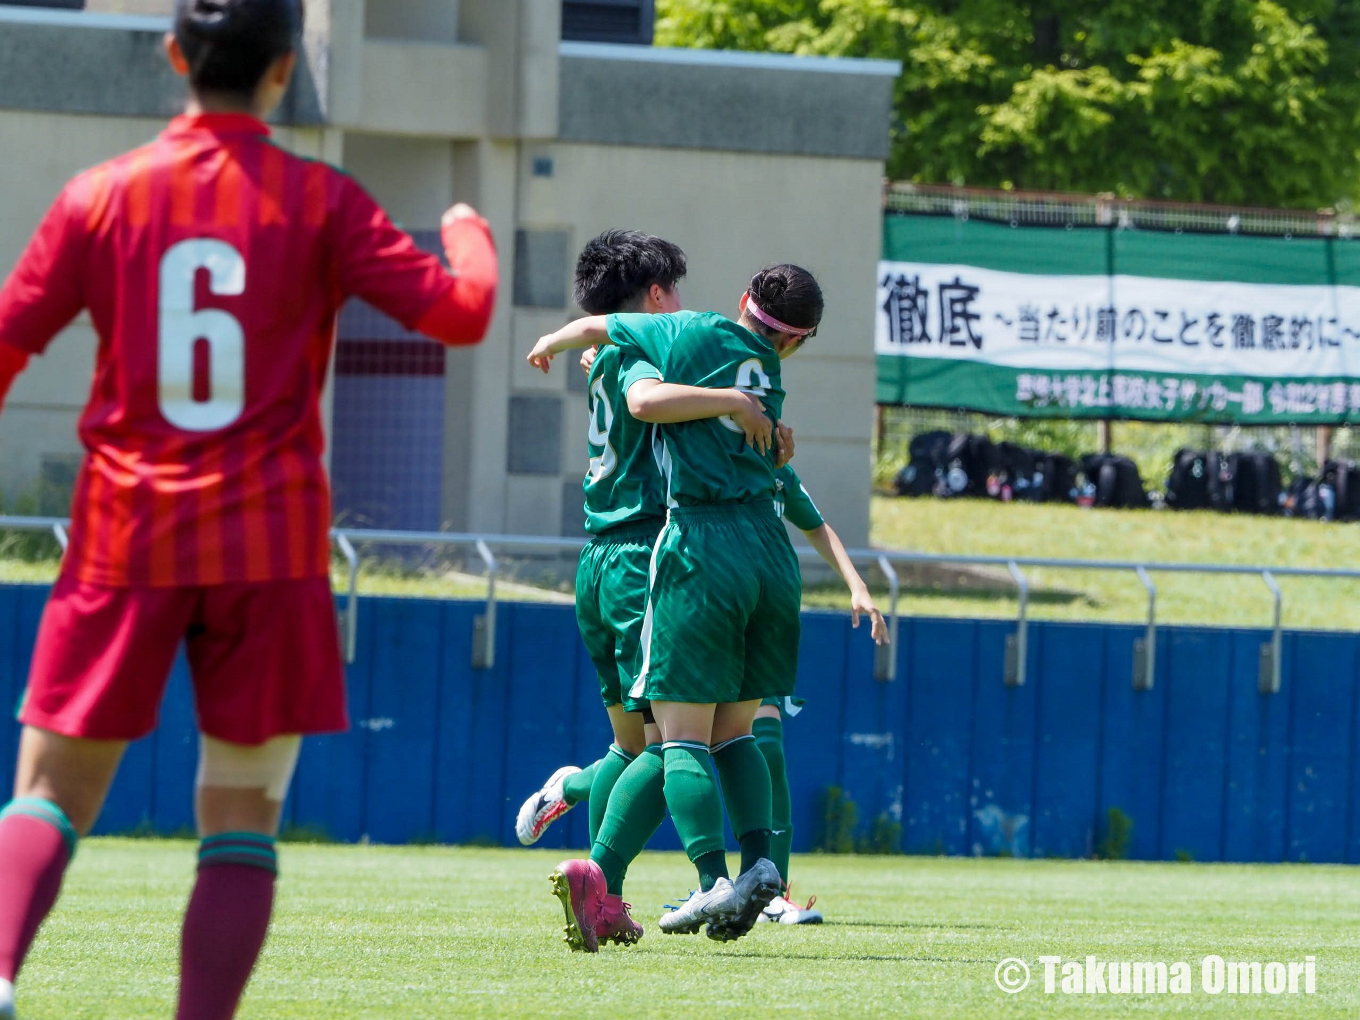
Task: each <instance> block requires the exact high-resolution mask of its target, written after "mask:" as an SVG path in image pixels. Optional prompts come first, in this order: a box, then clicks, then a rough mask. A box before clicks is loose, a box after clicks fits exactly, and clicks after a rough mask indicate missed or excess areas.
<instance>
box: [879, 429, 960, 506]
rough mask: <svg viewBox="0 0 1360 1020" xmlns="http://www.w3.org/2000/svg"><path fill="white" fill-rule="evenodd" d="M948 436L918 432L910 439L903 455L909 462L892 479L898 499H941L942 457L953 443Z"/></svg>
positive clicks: (943, 462)
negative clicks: (906, 497) (932, 497)
mask: <svg viewBox="0 0 1360 1020" xmlns="http://www.w3.org/2000/svg"><path fill="white" fill-rule="evenodd" d="M953 438H954V437H953V433H951V432H943V431H936V432H922V433H921V434H920V435H919V436H916V437H914V438H913V439H912V441H911V445H910V446H909V447H907V452H908V454H909V455H910V457H911V459H910V460H909V461H908V462H907V466H906V467H904V468H903V469H902V470H901V471H899V472H898V473H897V477H896V478H895V479H893V490H894V491H895V492H896V493H897V494H898V495H899V496H932V495H943V492H942V490H943V487H944V470H945V467H944V466H945V456H946V454H948V452H949V443H950V440H951V439H953Z"/></svg>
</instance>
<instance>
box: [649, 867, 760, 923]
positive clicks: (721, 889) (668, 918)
mask: <svg viewBox="0 0 1360 1020" xmlns="http://www.w3.org/2000/svg"><path fill="white" fill-rule="evenodd" d="M667 906H669V904H667ZM740 908H741V897H740V895H739V894H738V893H737V890H736V888H735V887H733V885H732V883H731V881H730V880H728V879H726V878H720V879H718V880H717V881H716V882H714V883H713V888H712V889H710V890H708V892H694V893H690V894H689V899H687V900H685V902H684V903H682V904H680V905H679V906H678V907H675V908H674V909H673V910H671V911H670V913H668V914H663V915H662V916H661V920H660V921H658V922H657V927H658V928H660V929H661V930H662V931H663V932H665V933H666V934H667V935H693V934H694V933H695V932H696V931H698V930H699V929H700V928H702V927H703V926H704V925H705V924H709V923H710V922H713V921H722V920H726V919H727V918H730V917H732V916H733V915H734V914H735V913H736V912H737V911H738V910H739V909H740Z"/></svg>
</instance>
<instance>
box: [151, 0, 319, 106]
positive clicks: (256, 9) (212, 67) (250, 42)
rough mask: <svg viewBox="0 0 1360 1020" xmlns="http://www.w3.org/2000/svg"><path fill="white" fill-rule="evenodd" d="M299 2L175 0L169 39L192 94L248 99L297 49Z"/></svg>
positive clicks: (290, 0) (274, 0)
mask: <svg viewBox="0 0 1360 1020" xmlns="http://www.w3.org/2000/svg"><path fill="white" fill-rule="evenodd" d="M302 14H303V12H302V0H177V3H176V7H175V39H176V40H177V41H178V42H179V46H180V49H181V50H183V51H184V56H185V59H186V60H187V61H188V62H189V83H190V85H192V86H193V88H194V91H195V92H200V93H212V94H219V95H221V94H226V95H237V96H244V97H249V96H252V95H254V93H255V90H256V88H258V87H259V84H260V79H262V78H263V77H264V74H265V72H266V71H268V70H269V65H270V64H272V63H273V62H274V61H275V60H277V59H278V58H279V57H281V56H283V55H284V54H286V53H292V52H293V51H294V50H295V49H297V45H298V38H299V36H300V35H301V34H302Z"/></svg>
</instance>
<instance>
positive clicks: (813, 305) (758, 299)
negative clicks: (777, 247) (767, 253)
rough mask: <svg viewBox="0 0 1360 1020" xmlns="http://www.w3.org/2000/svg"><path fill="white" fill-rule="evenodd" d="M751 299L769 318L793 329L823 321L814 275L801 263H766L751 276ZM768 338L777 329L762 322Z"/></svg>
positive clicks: (823, 304)
mask: <svg viewBox="0 0 1360 1020" xmlns="http://www.w3.org/2000/svg"><path fill="white" fill-rule="evenodd" d="M748 290H749V291H750V292H751V299H752V300H753V301H755V303H756V304H757V305H759V306H760V309H761V311H763V312H766V313H767V314H769V315H770V316H771V317H772V318H775V319H778V320H779V321H780V322H782V323H784V324H786V325H789V326H793V327H795V328H796V329H816V328H817V325H818V324H819V323H820V322H821V321H822V312H823V310H824V309H825V302H824V301H823V300H822V288H821V285H820V284H818V283H817V278H816V277H814V276H813V275H812V274H811V273H809V272H808V271H807V270H806V269H804V268H803V267H802V266H794V265H790V264H788V263H784V264H782V265H778V266H766V267H765V268H764V269H762V270H761V271H760V272H758V273H756V275H755V276H753V277H751V286H750V287H749V288H748ZM760 332H761V333H763V334H765V335H766V336H767V337H768V336H770V335H771V334H773V333H775V332H777V331H776V330H774V329H772V328H770V327H769V326H765V325H761V327H760Z"/></svg>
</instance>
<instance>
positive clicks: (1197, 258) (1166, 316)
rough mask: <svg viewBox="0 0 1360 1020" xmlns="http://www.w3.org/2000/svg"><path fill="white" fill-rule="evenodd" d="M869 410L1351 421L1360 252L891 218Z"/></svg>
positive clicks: (1343, 245) (1301, 241)
mask: <svg viewBox="0 0 1360 1020" xmlns="http://www.w3.org/2000/svg"><path fill="white" fill-rule="evenodd" d="M877 319H878V325H877V331H876V337H875V350H876V352H877V355H878V400H879V402H880V403H886V404H911V405H915V406H922V407H948V408H963V409H969V410H977V411H983V412H986V413H992V414H1004V415H1013V416H1017V417H1029V416H1035V417H1061V418H1125V419H1141V420H1151V421H1201V422H1216V423H1250V424H1279V423H1300V424H1333V423H1343V422H1349V421H1352V420H1360V248H1357V246H1356V243H1355V242H1353V241H1349V240H1341V239H1333V238H1317V237H1310V238H1255V237H1251V238H1247V237H1237V236H1230V235H1200V234H1173V233H1160V232H1151V231H1139V230H1132V229H1119V228H1117V227H1111V228H1071V229H1067V228H1043V227H1019V226H1015V227H1012V226H1010V225H1008V224H998V223H984V222H977V221H970V220H962V219H958V218H954V217H931V216H906V215H896V214H893V215H889V216H888V217H887V219H886V221H885V227H884V252H883V261H882V262H881V263H880V266H879V276H878V309H877Z"/></svg>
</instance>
